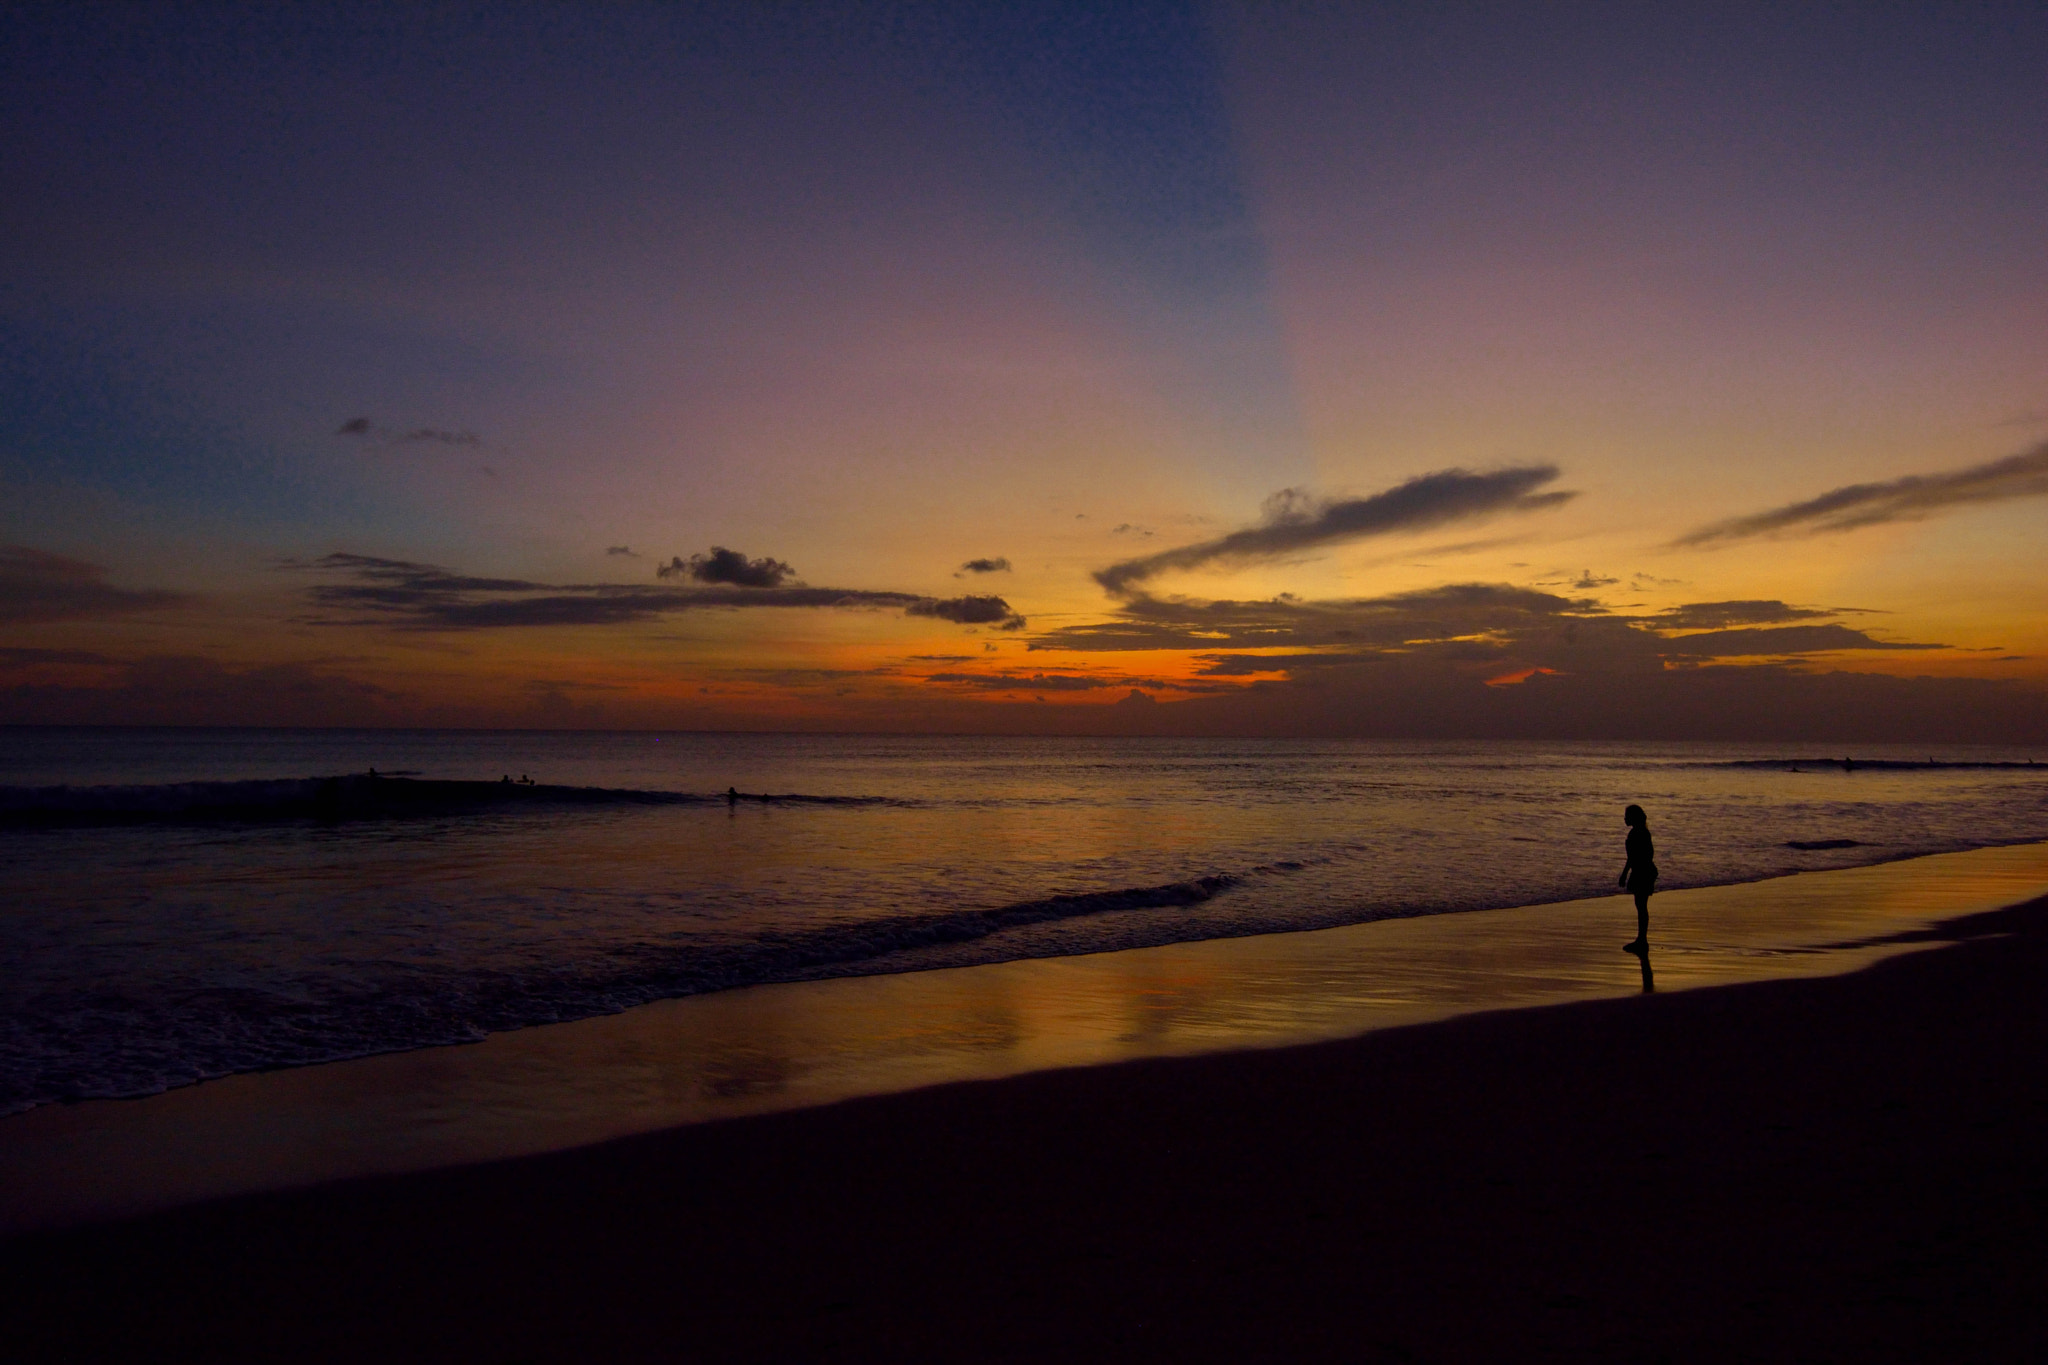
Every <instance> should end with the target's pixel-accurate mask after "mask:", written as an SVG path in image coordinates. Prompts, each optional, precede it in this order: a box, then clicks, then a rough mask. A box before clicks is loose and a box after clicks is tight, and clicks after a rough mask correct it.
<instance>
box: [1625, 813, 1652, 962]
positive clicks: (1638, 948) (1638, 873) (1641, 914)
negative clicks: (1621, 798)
mask: <svg viewBox="0 0 2048 1365" xmlns="http://www.w3.org/2000/svg"><path fill="white" fill-rule="evenodd" d="M1621 818H1622V820H1623V821H1624V822H1625V823H1626V824H1627V825H1628V845H1627V849H1628V861H1627V862H1626V863H1624V864H1622V868H1621V884H1622V885H1623V886H1624V887H1626V888H1628V890H1629V892H1630V894H1632V895H1633V896H1634V897H1635V898H1636V936H1635V939H1634V941H1632V942H1629V943H1624V944H1623V945H1622V947H1624V948H1626V949H1627V950H1628V951H1629V952H1632V953H1647V952H1649V951H1650V893H1651V892H1652V891H1655V890H1656V889H1657V846H1656V845H1655V844H1654V843H1652V842H1651V841H1650V821H1649V817H1648V816H1646V815H1644V814H1643V808H1642V807H1641V806H1630V807H1629V808H1628V809H1627V810H1625V811H1623V812H1622V813H1621Z"/></svg>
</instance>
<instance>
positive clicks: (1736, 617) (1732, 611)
mask: <svg viewBox="0 0 2048 1365" xmlns="http://www.w3.org/2000/svg"><path fill="white" fill-rule="evenodd" d="M1861 610H1862V609H1861V608H1858V607H1836V608H1834V609H1833V610H1831V611H1822V610H1820V609H1818V608H1815V607H1794V606H1790V605H1788V604H1786V603H1784V602H1779V601H1776V600H1774V599H1749V600H1745V601H1738V602H1687V603H1686V604H1685V605H1683V606H1678V607H1666V608H1665V609H1664V610H1663V611H1660V612H1658V613H1657V614H1656V615H1655V616H1653V617H1651V618H1649V619H1650V622H1651V624H1653V625H1655V626H1656V627H1657V628H1658V629H1660V630H1719V629H1722V628H1724V627H1727V626H1773V625H1780V624H1783V623H1784V622H1787V621H1811V620H1814V619H1816V618H1818V617H1822V616H1837V615H1840V614H1842V613H1844V612H1858V611H1861Z"/></svg>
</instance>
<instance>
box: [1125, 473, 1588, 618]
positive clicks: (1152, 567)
mask: <svg viewBox="0 0 2048 1365" xmlns="http://www.w3.org/2000/svg"><path fill="white" fill-rule="evenodd" d="M1557 474H1558V471H1557V466H1555V465H1524V466H1519V467H1515V468H1509V469H1498V470H1494V471H1492V472H1491V473H1485V474H1475V473H1472V472H1471V471H1470V470H1465V469H1442V470H1438V471H1436V472H1435V473H1432V474H1422V475H1418V476H1417V477H1415V478H1412V479H1410V480H1408V481H1407V482H1406V483H1403V484H1400V485H1398V486H1397V487H1394V488H1390V489H1388V490H1386V491H1385V492H1383V493H1375V494H1373V495H1372V496H1371V497H1369V498H1346V499H1340V500H1335V501H1330V500H1324V499H1320V498H1316V497H1313V496H1311V495H1309V494H1307V493H1305V492H1303V491H1302V490H1300V489H1294V488H1289V489H1283V490H1281V491H1280V492H1278V493H1276V494H1274V495H1273V496H1272V497H1271V498H1268V499H1267V500H1266V507H1265V516H1264V518H1263V519H1262V520H1261V522H1260V523H1259V524H1258V525H1257V526H1251V527H1247V528H1245V529H1244V530H1241V531H1233V532H1231V533H1230V534H1229V535H1226V536H1219V537H1218V538H1216V539H1214V540H1205V541H1200V542H1198V543H1196V544H1193V545H1183V546H1181V547H1179V548H1178V549H1172V550H1161V551H1160V552H1159V553H1157V554H1153V555H1146V556H1144V557H1143V558H1140V559H1127V560H1124V561H1122V562H1121V563H1117V564H1112V565H1110V566H1109V567H1108V568H1106V569H1102V570H1099V571H1097V573H1096V575H1095V581H1096V582H1098V583H1100V584H1101V585H1102V586H1103V587H1104V588H1105V589H1107V590H1108V591H1109V592H1110V593H1112V594H1114V595H1115V596H1118V597H1125V596H1129V595H1131V594H1132V593H1134V592H1135V591H1137V585H1138V584H1140V583H1142V582H1144V581H1145V580H1146V579H1149V578H1152V577H1154V576H1155V575H1157V574H1160V573H1163V572H1165V571H1167V570H1169V569H1192V568H1196V567H1199V566H1201V565H1204V564H1210V563H1215V562H1218V561H1224V562H1238V561H1245V560H1252V559H1261V558H1270V557H1272V556H1275V555H1284V554H1291V553H1295V552H1298V551H1301V550H1306V549H1311V548H1313V547H1315V546H1318V545H1329V544H1334V543H1337V542H1339V541H1346V540H1356V539H1359V538H1361V537H1365V536H1376V535H1389V534H1392V533H1394V532H1398V531H1412V530H1421V529H1424V528H1427V527H1432V526H1440V525H1443V524H1445V523H1447V522H1453V521H1462V520H1466V519H1469V518H1473V517H1482V516H1492V515H1496V514H1500V513H1505V512H1528V511H1535V510H1538V509H1540V508H1546V507H1555V506H1557V505H1559V504H1560V503H1563V502H1566V501H1568V500H1569V499H1571V498H1573V497H1576V496H1577V494H1575V493H1571V492H1562V491H1560V492H1550V493H1538V492H1537V491H1536V490H1537V489H1538V488H1540V487H1542V486H1543V485H1544V484H1546V483H1549V482H1550V481H1551V480H1553V479H1555V478H1556V477H1557Z"/></svg>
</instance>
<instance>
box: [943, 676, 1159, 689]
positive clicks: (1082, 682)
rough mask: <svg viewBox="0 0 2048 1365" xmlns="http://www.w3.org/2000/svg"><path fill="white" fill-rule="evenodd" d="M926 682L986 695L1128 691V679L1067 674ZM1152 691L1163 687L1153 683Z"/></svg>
mask: <svg viewBox="0 0 2048 1365" xmlns="http://www.w3.org/2000/svg"><path fill="white" fill-rule="evenodd" d="M925 681H926V682H935V683H951V684H953V685H955V686H959V687H972V688H977V689H979V690H981V691H985V692H1093V691H1095V690H1097V689H1099V688H1104V687H1129V686H1130V685H1131V681H1132V680H1131V679H1129V678H1091V677H1088V676H1087V675H1085V674H1069V673H1033V674H1021V673H933V674H929V675H928V676H927V677H926V678H925ZM1150 685H1151V686H1153V687H1159V686H1162V684H1160V683H1157V682H1154V683H1151V684H1150Z"/></svg>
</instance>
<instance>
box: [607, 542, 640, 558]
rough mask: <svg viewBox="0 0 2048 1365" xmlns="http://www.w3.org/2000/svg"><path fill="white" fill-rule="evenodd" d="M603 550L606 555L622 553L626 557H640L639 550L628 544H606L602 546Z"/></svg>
mask: <svg viewBox="0 0 2048 1365" xmlns="http://www.w3.org/2000/svg"><path fill="white" fill-rule="evenodd" d="M604 552H605V553H606V554H608V555H624V556H625V557H626V558H628V559H638V558H639V557H640V552H639V551H638V550H635V549H634V548H632V547H631V546H630V545H607V546H605V547H604Z"/></svg>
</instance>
